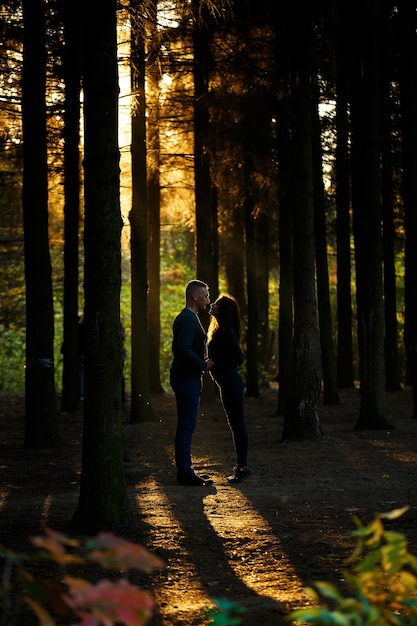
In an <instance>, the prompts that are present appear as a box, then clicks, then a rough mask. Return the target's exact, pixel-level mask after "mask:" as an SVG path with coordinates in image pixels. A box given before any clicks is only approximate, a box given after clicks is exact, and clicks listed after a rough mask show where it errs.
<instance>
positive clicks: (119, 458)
mask: <svg viewBox="0 0 417 626" xmlns="http://www.w3.org/2000/svg"><path fill="white" fill-rule="evenodd" d="M116 8H117V2H116V0H85V2H84V13H83V16H82V17H83V19H84V24H83V27H84V31H83V44H84V55H85V56H84V111H85V118H84V121H85V132H84V154H85V158H84V177H85V185H84V189H85V229H84V249H85V267H84V292H85V313H84V340H85V341H84V346H85V350H84V354H85V368H84V369H85V400H84V428H83V448H82V471H81V480H80V495H79V501H78V506H77V509H76V511H75V513H74V517H73V520H72V522H73V525H74V527H75V528H76V529H78V530H80V531H81V532H84V533H95V532H97V531H99V530H102V529H109V530H111V529H116V528H117V527H118V526H119V525H121V524H123V523H126V522H127V521H128V520H129V519H130V509H129V504H128V497H127V490H126V483H125V476H124V468H123V445H122V431H121V416H120V413H121V391H122V371H123V353H122V329H121V324H120V287H121V267H120V264H121V250H120V235H121V228H122V219H121V213H120V197H119V182H120V181H119V179H120V171H119V147H118V119H117V118H118V93H119V85H118V73H117V38H116ZM91 16H94V19H93V20H92V19H91Z"/></svg>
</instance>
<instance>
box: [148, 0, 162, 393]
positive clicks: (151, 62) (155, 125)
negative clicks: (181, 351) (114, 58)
mask: <svg viewBox="0 0 417 626" xmlns="http://www.w3.org/2000/svg"><path fill="white" fill-rule="evenodd" d="M157 7H158V3H157V0H153V1H152V2H151V3H150V5H149V14H150V16H151V33H150V39H151V44H150V46H151V49H150V50H149V52H148V55H147V58H148V72H147V79H148V85H147V93H148V94H149V98H148V102H150V103H151V106H148V107H147V112H148V118H147V120H148V121H147V145H148V150H147V178H148V229H149V230H148V234H149V237H148V241H149V243H148V273H149V373H150V386H151V393H152V392H153V393H163V391H164V389H163V387H162V384H161V369H160V360H159V357H160V352H161V302H160V292H161V276H160V268H161V254H160V245H161V183H160V168H159V163H160V144H159V125H160V108H159V80H160V66H159V56H158V54H159V51H158V50H157V45H158V37H157V32H158V31H157ZM153 46H155V49H153Z"/></svg>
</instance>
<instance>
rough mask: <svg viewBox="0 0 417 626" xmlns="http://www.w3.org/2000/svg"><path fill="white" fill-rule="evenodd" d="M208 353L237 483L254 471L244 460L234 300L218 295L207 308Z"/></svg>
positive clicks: (240, 359) (245, 444)
mask: <svg viewBox="0 0 417 626" xmlns="http://www.w3.org/2000/svg"><path fill="white" fill-rule="evenodd" d="M210 315H211V320H210V326H209V330H208V356H209V358H210V359H212V360H213V362H214V369H213V370H212V372H211V375H212V376H213V378H214V380H215V382H216V383H217V385H218V387H219V389H220V399H221V402H222V405H223V408H224V412H225V414H226V417H227V421H228V423H229V426H230V430H231V431H232V435H233V443H234V447H235V452H236V466H235V467H234V471H233V474H232V476H229V478H228V480H229V482H230V483H240V482H242V480H245V478H248V477H249V476H250V475H251V474H253V470H252V468H250V467H249V465H248V463H247V454H248V432H247V430H246V424H245V418H244V415H243V390H244V385H243V380H242V378H241V376H240V374H239V371H238V367H239V365H241V364H242V363H243V352H242V349H241V347H240V316H239V307H238V305H237V302H236V300H235V299H234V298H233V297H232V296H230V295H227V294H226V295H222V296H220V297H219V298H218V299H217V300H216V302H214V303H213V304H212V305H211V307H210Z"/></svg>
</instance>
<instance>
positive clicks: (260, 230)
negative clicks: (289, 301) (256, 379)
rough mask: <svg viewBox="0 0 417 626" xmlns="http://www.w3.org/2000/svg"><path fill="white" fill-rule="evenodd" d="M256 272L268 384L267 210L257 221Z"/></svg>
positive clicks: (261, 346)
mask: <svg viewBox="0 0 417 626" xmlns="http://www.w3.org/2000/svg"><path fill="white" fill-rule="evenodd" d="M255 241H256V273H257V278H256V282H257V286H258V295H257V298H256V301H257V304H258V317H259V331H258V334H259V340H258V346H259V349H258V360H259V364H260V366H261V372H260V374H261V376H260V378H261V383H262V384H263V385H267V384H268V373H269V366H270V363H271V356H272V355H271V333H270V331H269V262H270V261H269V251H270V242H269V218H268V215H267V212H266V210H264V211H262V212H259V214H258V215H257V218H256V222H255Z"/></svg>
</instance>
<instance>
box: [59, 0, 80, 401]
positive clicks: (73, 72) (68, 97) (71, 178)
mask: <svg viewBox="0 0 417 626" xmlns="http://www.w3.org/2000/svg"><path fill="white" fill-rule="evenodd" d="M78 4H79V3H78V1H76V0H64V5H63V10H64V34H65V51H64V66H63V67H64V77H65V78H64V80H65V111H64V196H65V205H64V240H65V243H64V341H63V356H64V364H63V372H62V396H61V409H62V411H63V412H65V411H75V410H76V409H77V406H78V400H79V399H80V358H81V355H80V349H81V346H79V345H78V339H79V333H78V317H79V311H78V283H79V272H78V260H79V221H80V200H79V198H80V149H79V143H80V81H81V69H80V49H79V38H80V28H79V19H80V8H79V6H77V5H78Z"/></svg>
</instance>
